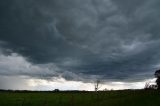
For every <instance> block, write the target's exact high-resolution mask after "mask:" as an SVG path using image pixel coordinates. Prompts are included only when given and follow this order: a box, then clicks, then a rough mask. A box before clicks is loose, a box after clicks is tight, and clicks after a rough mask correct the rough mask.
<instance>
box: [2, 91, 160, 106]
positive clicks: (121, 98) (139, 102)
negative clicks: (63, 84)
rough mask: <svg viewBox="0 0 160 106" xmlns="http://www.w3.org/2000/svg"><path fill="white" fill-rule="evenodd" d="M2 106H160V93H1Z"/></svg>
mask: <svg viewBox="0 0 160 106" xmlns="http://www.w3.org/2000/svg"><path fill="white" fill-rule="evenodd" d="M0 106H160V91H156V90H155V91H154V90H146V91H145V90H135V91H133V90H124V91H105V92H9V91H7V92H6V91H5V92H0Z"/></svg>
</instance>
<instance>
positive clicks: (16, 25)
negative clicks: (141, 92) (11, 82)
mask: <svg viewBox="0 0 160 106" xmlns="http://www.w3.org/2000/svg"><path fill="white" fill-rule="evenodd" d="M158 4H159V1H158V0H152V1H150V0H141V1H138V0H134V1H133V0H101V1H99V0H76V1H75V0H67V1H66V0H58V1H57V0H46V1H43V0H35V1H32V0H27V1H25V0H15V1H9V0H6V1H1V3H0V8H1V9H0V13H1V17H0V40H1V41H3V42H5V45H4V44H3V45H2V44H1V46H2V48H3V50H2V51H6V52H4V54H8V53H9V52H10V53H11V54H12V52H16V53H18V54H20V55H22V56H23V57H25V58H27V60H28V61H29V62H31V64H33V65H38V64H44V65H45V67H47V66H46V64H54V65H56V67H58V69H59V70H58V71H55V70H52V71H51V70H50V71H49V73H48V74H46V73H47V71H45V72H44V73H43V72H37V75H36V76H37V77H38V76H39V77H40V75H39V74H38V73H42V74H44V77H46V78H47V77H51V76H58V75H62V77H65V78H66V79H68V80H83V79H86V80H87V79H89V78H91V79H92V78H93V77H97V78H100V79H103V80H132V81H134V80H140V79H145V78H147V77H151V76H152V73H153V71H154V70H155V67H153V65H155V64H158V63H159V62H160V61H159V57H160V53H159V44H160V41H159V39H160V37H159V29H158V28H159V27H160V24H159V19H158V18H159V15H160V14H159V12H158V11H159V7H158ZM11 54H10V55H11ZM38 66H39V65H38ZM51 68H54V67H51ZM42 69H43V68H42ZM4 70H5V69H4ZM6 70H7V69H6ZM33 71H34V69H33ZM50 72H51V73H50ZM2 73H5V72H2V71H1V74H2ZM29 73H32V72H29ZM62 73H63V74H62ZM15 74H18V73H15ZM26 74H27V73H26ZM28 76H31V75H30V74H28ZM77 76H79V78H77Z"/></svg>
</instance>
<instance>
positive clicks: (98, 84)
mask: <svg viewBox="0 0 160 106" xmlns="http://www.w3.org/2000/svg"><path fill="white" fill-rule="evenodd" d="M100 83H101V81H100V80H96V82H95V84H94V89H95V91H96V92H97V91H98V90H99V89H100V87H101V85H100Z"/></svg>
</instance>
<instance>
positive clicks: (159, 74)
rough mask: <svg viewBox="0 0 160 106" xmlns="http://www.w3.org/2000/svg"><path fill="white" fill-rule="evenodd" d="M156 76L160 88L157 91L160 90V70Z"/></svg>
mask: <svg viewBox="0 0 160 106" xmlns="http://www.w3.org/2000/svg"><path fill="white" fill-rule="evenodd" d="M154 75H155V77H156V78H157V80H156V83H157V86H158V87H157V89H159V90H160V70H157V71H156V72H155V74H154Z"/></svg>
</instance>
